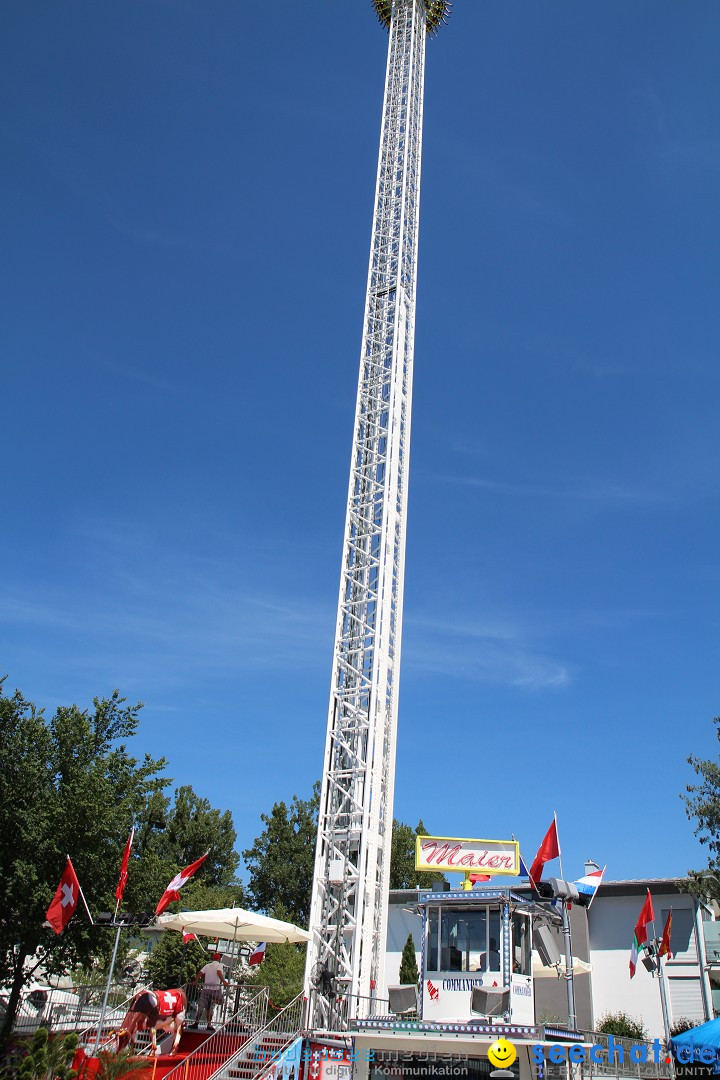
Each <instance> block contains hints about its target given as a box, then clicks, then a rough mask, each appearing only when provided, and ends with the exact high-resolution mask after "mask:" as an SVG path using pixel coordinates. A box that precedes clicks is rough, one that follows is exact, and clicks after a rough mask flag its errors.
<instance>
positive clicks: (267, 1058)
mask: <svg viewBox="0 0 720 1080" xmlns="http://www.w3.org/2000/svg"><path fill="white" fill-rule="evenodd" d="M306 1005H307V999H306V998H305V996H304V994H303V993H302V992H301V993H299V994H298V996H297V997H296V998H293V1000H292V1001H291V1002H290V1003H289V1004H288V1005H286V1006H285V1008H284V1009H281V1010H280V1012H278V1013H276V1014H275V1016H274V1017H273V1018H272V1020H270V1022H269V1023H268V1024H266V1025H265V1027H264V1028H263V1029H262V1030H261V1031H257V1032H256V1033H255V1036H254V1037H253V1039H252V1041H251V1042H248V1043H246V1044H245V1045H244V1046H242V1047H240V1048H239V1049H238V1051H237V1052H236V1053H235V1054H233V1055H232V1056H231V1057H229V1058H228V1059H227V1060H226V1061H224V1062H223V1063H222V1064H221V1065H220V1066H219V1068H217V1069H216V1070H215V1072H214V1073H212V1074H211V1075H210V1076H209V1077H207V1080H224V1078H225V1077H228V1076H229V1074H230V1073H231V1072H232V1071H240V1069H241V1068H242V1067H244V1070H243V1071H244V1072H245V1073H249V1077H247V1080H259V1078H260V1077H262V1076H263V1075H264V1074H265V1073H267V1072H269V1070H270V1069H271V1067H272V1065H273V1063H274V1062H276V1061H278V1060H279V1058H280V1057H281V1055H282V1053H283V1051H284V1050H286V1049H287V1048H288V1047H289V1046H290V1044H291V1043H293V1042H294V1041H295V1039H297V1038H298V1036H299V1035H301V1034H302V1032H303V1030H304V1026H303V1025H304V1021H305V1009H306Z"/></svg>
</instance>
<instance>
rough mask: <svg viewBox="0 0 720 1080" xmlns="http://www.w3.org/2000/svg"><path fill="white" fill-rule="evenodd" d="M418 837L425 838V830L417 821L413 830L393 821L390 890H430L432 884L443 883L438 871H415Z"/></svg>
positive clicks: (443, 878) (442, 877) (395, 820)
mask: <svg viewBox="0 0 720 1080" xmlns="http://www.w3.org/2000/svg"><path fill="white" fill-rule="evenodd" d="M418 836H427V829H426V828H425V826H424V825H423V823H422V821H418V823H417V825H416V826H415V828H414V829H412V828H411V827H410V826H409V825H404V824H403V822H402V821H398V820H397V818H395V819H394V820H393V833H392V847H391V855H390V888H391V889H431V888H432V886H433V884H434V882H436V881H444V880H445V875H444V874H441V873H440V872H439V871H428V870H416V869H415V845H416V840H417V838H418Z"/></svg>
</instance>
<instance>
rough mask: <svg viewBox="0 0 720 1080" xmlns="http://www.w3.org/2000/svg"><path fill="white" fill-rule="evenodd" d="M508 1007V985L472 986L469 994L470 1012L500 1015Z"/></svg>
mask: <svg viewBox="0 0 720 1080" xmlns="http://www.w3.org/2000/svg"><path fill="white" fill-rule="evenodd" d="M509 1008H510V987H509V986H493V987H489V986H488V987H485V986H474V987H473V989H472V994H471V995H470V1012H474V1013H477V1014H478V1015H479V1016H502V1015H503V1014H504V1013H506V1012H507V1011H508V1009H509Z"/></svg>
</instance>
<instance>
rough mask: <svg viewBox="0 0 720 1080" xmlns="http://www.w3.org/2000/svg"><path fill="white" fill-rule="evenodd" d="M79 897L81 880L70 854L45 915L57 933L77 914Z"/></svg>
mask: <svg viewBox="0 0 720 1080" xmlns="http://www.w3.org/2000/svg"><path fill="white" fill-rule="evenodd" d="M79 899H80V882H79V881H78V879H77V874H76V873H75V869H74V867H73V864H72V863H71V862H70V856H69V855H68V860H67V862H66V863H65V869H64V870H63V875H62V877H61V878H60V884H59V885H58V887H57V890H56V892H55V895H54V896H53V898H52V901H51V903H50V907H49V908H48V909H47V914H46V916H45V919H46V921H47V922H48V923H49V924H50V926H51V927H52V928H53V930H54V931H55V933H56V934H61V933H62V932H63V930H64V929H65V927H66V926H67V924H68V923H69V922H70V920H71V919H72V917H73V915H74V914H75V908H76V907H77V906H78V900H79Z"/></svg>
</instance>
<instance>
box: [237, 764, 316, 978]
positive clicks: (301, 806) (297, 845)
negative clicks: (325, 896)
mask: <svg viewBox="0 0 720 1080" xmlns="http://www.w3.org/2000/svg"><path fill="white" fill-rule="evenodd" d="M319 804H320V784H319V783H316V784H315V785H314V787H313V793H312V797H311V798H310V799H299V798H298V797H297V795H293V798H292V802H291V803H290V806H288V805H287V804H286V803H284V802H279V803H275V804H274V806H273V808H272V810H271V811H270V813H269V814H261V815H260V817H261V820H262V821H263V822H264V824H265V828H264V829H263V831H262V833H261V834H260V836H258V837H257V838H256V840H255V843H254V844H253V846H252V847H251V848H248V849H247V850H246V851H243V859H244V860H245V865H246V867H247V869H248V872H249V875H250V880H249V883H248V892H249V894H250V899H251V902H252V903H253V905H254V906H255V907H257V908H259V910H260V911H266V912H268V913H269V914H271V915H275V916H276V917H282V916H280V915H279V910H280V908H282V910H283V911H284V912H285V916H286V917H287V918H288V919H289V920H290V921H291V922H294V923H297V924H298V925H299V926H307V925H308V923H309V921H310V896H311V892H312V879H313V870H314V866H315V840H316V835H317V814H318V806H319ZM265 964H267V960H266V961H265Z"/></svg>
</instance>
